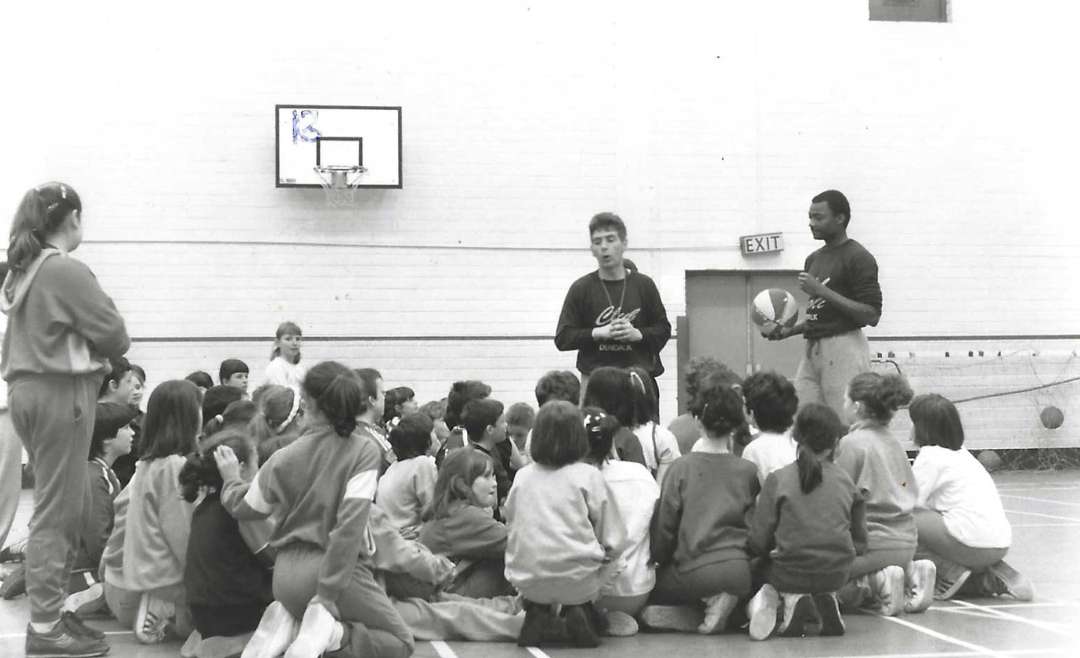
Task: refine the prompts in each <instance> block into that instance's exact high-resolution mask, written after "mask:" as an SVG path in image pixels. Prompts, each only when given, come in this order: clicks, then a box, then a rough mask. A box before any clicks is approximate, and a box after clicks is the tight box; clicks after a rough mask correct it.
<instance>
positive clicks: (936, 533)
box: [915, 509, 1009, 571]
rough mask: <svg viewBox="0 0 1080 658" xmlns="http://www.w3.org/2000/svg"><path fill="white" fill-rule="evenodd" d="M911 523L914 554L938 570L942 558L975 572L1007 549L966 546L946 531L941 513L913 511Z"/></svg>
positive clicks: (922, 510)
mask: <svg viewBox="0 0 1080 658" xmlns="http://www.w3.org/2000/svg"><path fill="white" fill-rule="evenodd" d="M915 524H916V525H917V526H918V527H919V547H918V548H917V549H916V550H915V557H917V558H919V559H923V558H925V559H928V560H933V562H934V564H935V565H937V566H938V568H939V569H940V568H941V567H943V566H945V562H944V561H946V560H947V561H948V562H953V563H955V564H959V565H960V566H962V567H965V568H967V569H971V570H973V571H977V570H979V569H985V568H987V567H989V566H990V565H992V564H995V563H997V562H999V561H1000V560H1003V559H1005V554H1006V553H1008V552H1009V549H1008V547H1005V548H975V547H974V546H968V545H967V544H965V543H963V542H961V541H960V540H958V539H956V538H955V537H953V536H952V535H951V534H949V529H948V528H946V527H945V520H944V519H943V518H942V517H941V513H940V512H937V511H935V510H930V509H917V510H915Z"/></svg>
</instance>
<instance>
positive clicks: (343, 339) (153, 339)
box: [131, 334, 1080, 343]
mask: <svg viewBox="0 0 1080 658" xmlns="http://www.w3.org/2000/svg"><path fill="white" fill-rule="evenodd" d="M554 339H555V337H554V336H539V335H532V336H304V342H307V343H352V342H371V343H380V342H396V343H409V342H417V341H443V342H477V341H524V340H528V341H533V340H535V341H541V340H542V341H551V340H554ZM676 339H678V336H677V335H675V334H672V336H671V340H676ZM271 340H273V339H271V338H269V337H267V336H137V337H133V338H132V339H131V341H132V342H134V343H257V342H263V341H271ZM868 340H869V341H871V342H881V343H891V342H897V343H899V342H910V343H919V342H922V343H931V342H954V341H964V340H966V341H973V340H974V341H993V340H1080V334H1050V335H1045V336H1041V335H1036V334H1006V335H993V336H976V335H970V336H869V337H868Z"/></svg>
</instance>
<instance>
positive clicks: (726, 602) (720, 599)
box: [697, 592, 739, 635]
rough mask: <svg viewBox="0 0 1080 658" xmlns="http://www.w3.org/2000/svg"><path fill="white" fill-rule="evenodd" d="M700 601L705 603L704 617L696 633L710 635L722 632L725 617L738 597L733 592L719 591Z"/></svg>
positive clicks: (735, 603)
mask: <svg viewBox="0 0 1080 658" xmlns="http://www.w3.org/2000/svg"><path fill="white" fill-rule="evenodd" d="M702 601H703V602H704V603H705V619H704V620H703V621H702V622H701V625H700V626H698V628H697V631H698V633H701V634H702V635H712V634H713V633H720V632H723V630H724V626H725V625H726V624H727V618H728V616H729V615H730V614H731V611H732V610H734V609H735V606H736V605H737V604H738V603H739V598H738V597H737V596H735V595H734V594H728V593H727V592H720V593H719V594H717V595H716V596H710V597H709V598H707V599H702Z"/></svg>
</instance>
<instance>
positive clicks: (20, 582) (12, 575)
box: [0, 563, 26, 601]
mask: <svg viewBox="0 0 1080 658" xmlns="http://www.w3.org/2000/svg"><path fill="white" fill-rule="evenodd" d="M22 594H26V565H25V564H23V563H20V564H19V565H18V566H16V567H15V568H14V569H12V570H11V571H10V572H9V573H8V575H7V576H5V577H4V584H3V585H0V597H3V599H4V600H6V601H10V600H11V599H13V598H15V597H16V596H20V595H22Z"/></svg>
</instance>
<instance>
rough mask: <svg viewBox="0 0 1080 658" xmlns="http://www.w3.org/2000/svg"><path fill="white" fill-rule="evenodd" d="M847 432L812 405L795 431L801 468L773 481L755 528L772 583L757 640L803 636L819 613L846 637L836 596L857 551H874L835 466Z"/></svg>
mask: <svg viewBox="0 0 1080 658" xmlns="http://www.w3.org/2000/svg"><path fill="white" fill-rule="evenodd" d="M843 433H844V427H843V425H842V424H841V423H840V418H839V417H838V416H837V415H836V412H834V411H833V410H832V409H830V408H829V407H827V406H825V405H822V404H809V405H807V406H806V407H804V408H803V409H802V410H801V411H800V412H799V415H798V417H797V418H796V420H795V426H794V430H793V436H794V438H795V441H796V442H797V443H798V446H799V449H798V457H797V459H796V462H795V463H794V464H788V465H787V466H784V467H782V468H780V469H778V470H776V471H773V472H772V473H770V474H769V475H768V477H766V478H765V486H764V488H763V489H762V491H761V497H760V498H758V503H757V509H756V511H755V514H754V522H753V525H752V526H751V528H750V542H749V545H750V550H751V551H752V552H753V553H755V554H757V555H759V556H761V560H760V563H759V565H758V571H759V574H760V577H761V578H762V580H764V581H765V584H764V585H762V586H761V589H759V590H758V592H757V594H756V595H755V596H754V598H753V599H752V600H751V601H750V604H749V605H748V606H747V614H748V615H749V617H750V637H751V638H752V639H755V640H764V639H765V638H767V637H769V636H770V635H771V634H772V633H773V631H774V630H777V631H778V634H779V635H782V636H787V637H797V636H800V635H802V634H803V630H804V625H805V623H806V622H807V621H809V620H810V619H811V618H813V617H814V609H815V608H816V612H817V615H818V616H819V618H820V620H821V631H820V634H821V635H843V634H844V621H843V618H841V616H840V609H839V606H838V604H837V600H836V591H837V590H838V589H840V588H841V587H842V586H843V585H844V583H846V582H847V580H848V573H849V572H850V571H851V564H852V562H854V560H855V555H856V553H862V552H864V551H865V550H866V515H865V509H864V505H863V500H862V497H861V496H860V495H859V492H858V491H857V490H856V489H855V483H854V482H852V481H851V477H850V476H848V474H847V473H845V472H844V471H843V470H841V469H840V467H839V466H837V465H836V464H834V463H833V461H832V457H833V450H834V449H835V447H836V442H837V440H838V439H839V438H840V435H842V434H843ZM781 601H782V602H783V617H782V621H781V623H780V627H779V629H777V628H776V624H777V613H778V610H779V606H780V603H781Z"/></svg>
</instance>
